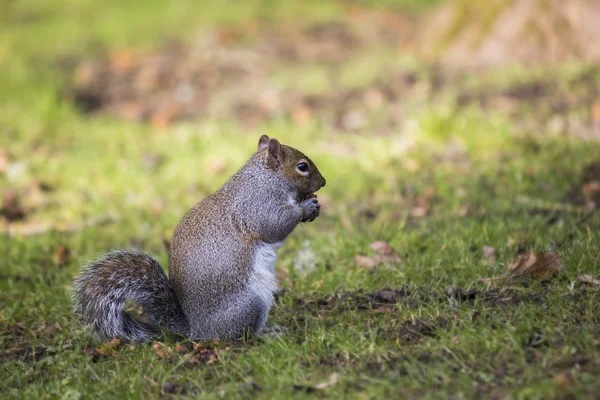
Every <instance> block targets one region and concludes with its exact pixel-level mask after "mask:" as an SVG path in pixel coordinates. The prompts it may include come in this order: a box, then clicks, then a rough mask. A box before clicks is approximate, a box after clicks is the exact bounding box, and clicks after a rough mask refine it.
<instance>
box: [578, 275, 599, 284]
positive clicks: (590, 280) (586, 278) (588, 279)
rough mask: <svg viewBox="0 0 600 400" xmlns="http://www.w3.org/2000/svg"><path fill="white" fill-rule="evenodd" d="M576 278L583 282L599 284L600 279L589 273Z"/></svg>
mask: <svg viewBox="0 0 600 400" xmlns="http://www.w3.org/2000/svg"><path fill="white" fill-rule="evenodd" d="M577 279H579V281H580V282H583V283H589V284H592V285H596V286H600V279H595V278H594V277H593V276H592V275H590V274H586V275H581V276H579V278H577Z"/></svg>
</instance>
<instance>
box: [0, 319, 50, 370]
mask: <svg viewBox="0 0 600 400" xmlns="http://www.w3.org/2000/svg"><path fill="white" fill-rule="evenodd" d="M53 330H54V327H45V328H44V329H43V332H44V333H43V334H44V337H46V335H50V337H51V335H52V332H53ZM38 333H39V332H37V331H31V330H29V329H27V328H26V327H25V326H24V325H23V324H20V323H17V324H12V325H9V326H6V327H3V328H2V330H1V332H0V339H1V342H2V344H1V345H0V346H1V347H0V361H8V360H20V361H23V362H27V363H35V362H37V361H39V360H41V359H42V358H44V357H46V356H47V355H48V354H49V352H48V347H49V346H50V344H49V342H47V343H48V344H44V343H37V342H39V340H38Z"/></svg>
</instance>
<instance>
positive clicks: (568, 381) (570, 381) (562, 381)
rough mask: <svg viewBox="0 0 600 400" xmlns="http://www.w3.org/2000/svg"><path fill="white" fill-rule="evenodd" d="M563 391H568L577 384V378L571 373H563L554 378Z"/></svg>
mask: <svg viewBox="0 0 600 400" xmlns="http://www.w3.org/2000/svg"><path fill="white" fill-rule="evenodd" d="M552 380H553V381H554V383H556V384H557V385H558V386H559V387H560V388H561V389H563V390H564V389H568V388H569V387H571V386H573V385H574V384H575V383H576V380H575V376H574V375H573V373H572V372H571V371H561V372H559V373H558V374H556V375H554V378H552Z"/></svg>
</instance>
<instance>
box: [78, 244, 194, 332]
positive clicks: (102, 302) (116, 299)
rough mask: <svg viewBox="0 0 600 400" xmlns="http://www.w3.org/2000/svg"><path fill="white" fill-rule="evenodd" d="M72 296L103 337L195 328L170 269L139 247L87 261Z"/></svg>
mask: <svg viewBox="0 0 600 400" xmlns="http://www.w3.org/2000/svg"><path fill="white" fill-rule="evenodd" d="M72 301H73V308H74V311H75V313H76V314H77V315H78V316H79V318H80V319H81V320H82V321H83V323H84V324H85V325H86V327H87V328H88V329H89V330H90V331H91V332H92V334H93V335H94V336H95V337H97V338H100V339H111V338H120V339H126V340H135V341H144V340H148V339H151V338H153V337H155V336H157V335H158V334H160V332H161V330H167V331H170V332H173V333H176V334H180V335H188V333H189V323H188V321H187V318H186V316H185V314H184V313H183V311H182V310H181V306H180V305H179V302H178V301H177V297H176V296H175V292H174V291H173V288H172V286H171V282H170V281H169V279H168V278H167V275H166V274H165V272H164V270H163V269H162V267H161V266H160V264H159V263H158V261H156V260H155V259H154V258H152V257H150V256H149V255H147V254H144V253H142V252H139V251H113V252H110V253H108V254H106V255H104V256H103V257H102V258H100V259H98V260H96V261H93V262H92V263H90V264H88V265H86V266H85V267H84V268H83V269H82V271H81V273H80V274H79V275H78V276H77V277H76V278H75V280H74V281H73V294H72Z"/></svg>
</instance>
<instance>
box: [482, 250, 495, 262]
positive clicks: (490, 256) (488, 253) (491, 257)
mask: <svg viewBox="0 0 600 400" xmlns="http://www.w3.org/2000/svg"><path fill="white" fill-rule="evenodd" d="M481 250H482V252H483V256H484V257H485V259H486V260H488V261H489V262H491V263H494V262H496V249H494V248H493V247H490V246H483V249H481Z"/></svg>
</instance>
